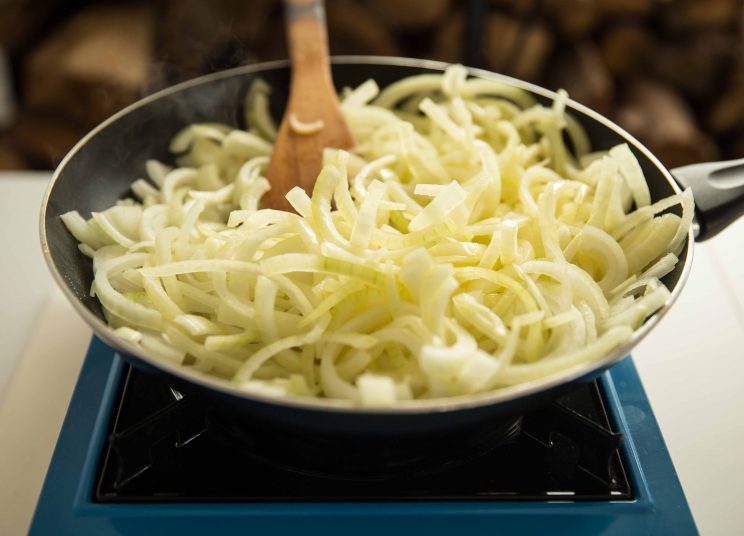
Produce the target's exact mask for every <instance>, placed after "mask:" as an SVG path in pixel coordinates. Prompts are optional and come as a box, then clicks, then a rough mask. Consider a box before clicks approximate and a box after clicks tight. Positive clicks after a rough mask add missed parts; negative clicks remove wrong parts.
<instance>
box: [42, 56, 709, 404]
mask: <svg viewBox="0 0 744 536" xmlns="http://www.w3.org/2000/svg"><path fill="white" fill-rule="evenodd" d="M331 63H332V64H343V65H348V64H360V65H379V66H400V67H419V68H424V69H431V70H435V71H443V70H444V69H445V68H446V67H447V66H448V65H450V64H449V63H446V62H440V61H434V60H422V59H416V58H404V57H392V56H360V55H349V56H333V57H332V58H331ZM288 65H289V62H288V61H287V60H276V61H269V62H262V63H256V64H252V65H247V66H240V67H235V68H232V69H227V70H224V71H219V72H216V73H211V74H207V75H204V76H201V77H198V78H194V79H191V80H187V81H184V82H181V83H179V84H176V85H174V86H170V87H168V88H165V89H162V90H160V91H158V92H156V93H153V94H151V95H148V96H146V97H144V98H142V99H140V100H138V101H137V102H135V103H132V104H131V105H129V106H127V107H126V108H124V109H122V110H120V111H119V112H117V113H115V114H114V115H112V116H111V117H109V118H108V119H106V120H105V121H103V122H102V123H100V124H99V125H98V126H96V127H95V128H93V129H92V130H91V131H90V132H88V133H87V134H86V135H85V136H84V137H83V138H81V139H80V141H78V142H77V143H76V144H75V146H73V148H72V149H71V150H70V151H69V152H68V153H67V154H66V155H65V157H64V158H63V159H62V161H61V162H60V163H59V165H58V166H57V168H56V169H55V170H54V173H53V175H52V179H51V181H50V183H49V186H48V187H47V190H46V192H45V194H44V197H43V200H42V205H41V210H40V221H39V238H40V241H41V249H42V253H43V255H44V260H45V262H46V264H47V267H48V269H49V271H50V273H51V274H52V277H53V279H54V280H55V282H56V283H57V286H58V287H59V288H60V289H61V290H62V293H63V294H64V296H65V298H67V300H68V301H69V302H70V303H71V304H72V306H73V308H74V309H75V310H76V312H77V313H78V314H79V315H80V316H81V317H82V318H83V320H84V321H85V322H86V323H87V324H88V325H89V326H90V327H91V328H92V329H93V332H94V334H95V335H96V336H97V337H99V338H101V339H102V340H103V341H104V342H106V343H107V344H108V345H110V346H111V347H113V348H114V349H115V350H116V351H117V352H121V353H125V354H129V356H130V357H133V358H135V359H136V360H139V361H141V362H143V363H145V364H147V365H148V366H150V367H153V368H156V369H159V370H160V371H161V372H164V373H167V374H171V375H173V376H176V377H177V378H178V379H179V380H181V381H185V382H187V383H192V384H197V385H198V386H199V387H200V388H205V389H209V390H214V391H217V392H218V393H219V394H220V395H222V396H228V397H231V398H239V399H246V400H248V401H251V402H255V403H262V404H269V405H273V406H283V407H285V408H287V409H296V410H311V411H325V412H332V413H344V414H353V415H360V416H361V415H379V416H383V415H411V414H421V413H448V412H452V411H459V410H468V409H475V408H478V407H483V406H492V405H499V404H506V403H512V402H515V401H517V400H519V399H522V398H527V397H529V396H530V395H537V394H539V393H541V392H545V391H550V390H552V389H555V388H558V387H560V386H562V385H565V384H569V383H572V382H574V381H578V380H580V379H582V378H584V377H588V376H592V375H596V374H597V373H599V371H602V370H604V369H606V368H608V367H609V366H611V365H613V364H615V363H617V362H618V361H620V360H622V359H623V358H625V357H626V356H628V355H629V353H630V350H631V349H632V348H634V347H635V346H636V345H637V344H638V343H639V342H640V341H641V340H643V338H645V337H646V335H648V333H649V332H650V331H651V330H653V328H654V327H656V325H657V324H658V323H659V322H660V321H661V319H662V318H663V317H664V316H665V315H666V313H667V312H668V311H669V309H670V308H671V306H672V305H673V304H674V302H676V301H677V299H678V297H679V295H680V293H681V292H682V289H683V288H684V285H685V283H686V282H687V279H688V277H689V274H690V270H691V268H692V260H693V252H694V243H695V241H694V234H693V229H692V227H691V228H690V231H689V232H688V235H687V253H686V257H685V258H684V259H683V262H684V265H683V267H682V273H681V274H680V277H679V280H678V281H677V284H676V285H675V286H674V288H672V289H671V291H670V292H671V296H670V298H669V299H668V300H667V302H666V303H665V304H664V306H663V307H662V308H661V309H659V311H657V312H656V313H654V315H653V316H651V317H650V318H649V319H648V320H647V321H646V322H645V323H644V324H643V325H642V326H641V327H640V328H638V329H637V330H635V331H634V332H633V335H632V336H631V337H630V338H629V339H628V340H627V341H625V342H624V343H623V344H621V345H620V346H618V347H617V348H615V350H613V351H612V352H610V353H609V354H607V355H605V356H604V357H603V358H602V359H600V360H598V361H591V362H585V363H581V364H580V365H576V366H573V367H569V368H568V369H564V370H562V371H560V372H558V373H556V374H553V375H551V376H549V377H546V378H541V379H538V380H532V381H529V382H524V383H521V384H517V385H513V386H509V387H504V388H500V389H496V390H493V391H486V392H483V393H475V394H470V395H458V396H453V397H447V398H436V399H423V400H412V401H403V402H400V403H398V405H396V406H394V407H391V408H365V407H360V406H358V405H356V404H355V403H353V402H351V401H348V400H340V399H330V398H310V397H276V396H269V395H264V394H260V393H254V392H250V391H245V390H241V389H240V388H239V387H238V386H236V385H233V384H231V383H230V382H229V381H227V380H222V379H219V378H215V377H212V376H209V375H207V374H205V373H201V372H199V371H196V370H193V369H191V368H187V367H183V366H180V365H175V364H171V363H167V362H164V361H161V360H158V359H155V358H153V357H149V356H148V355H147V354H146V352H144V351H143V349H142V348H141V347H139V346H138V345H135V344H133V343H130V342H128V341H125V340H123V339H121V338H119V337H118V336H116V335H115V334H114V332H113V330H112V329H111V328H110V327H109V326H108V325H107V324H106V323H104V322H103V321H102V320H101V319H99V318H98V317H97V316H96V315H94V314H93V313H92V312H91V311H89V310H88V309H87V308H86V307H85V306H84V305H83V304H82V303H81V302H80V301H79V300H78V298H77V296H76V295H75V293H74V292H73V291H72V289H71V288H70V287H69V286H68V285H67V283H66V281H65V279H64V277H63V275H62V274H61V273H60V271H59V270H58V269H57V266H56V264H55V263H54V259H53V258H52V256H51V252H50V249H49V243H48V238H47V234H46V213H47V208H48V204H49V200H50V198H51V195H52V191H53V189H54V186H55V184H56V182H57V180H58V179H59V177H60V176H61V174H62V172H63V171H64V169H65V167H66V166H67V164H68V163H69V162H70V161H71V160H72V159H73V158H74V157H75V155H76V154H77V153H78V151H80V150H81V149H82V147H84V146H85V145H86V144H87V143H88V141H89V140H90V139H92V138H93V137H95V136H96V135H97V134H98V133H99V132H101V131H103V130H104V129H106V128H108V127H109V126H110V125H112V124H114V123H115V122H116V121H118V120H119V119H120V118H122V117H124V116H126V115H128V114H130V113H132V112H133V111H135V110H137V109H139V108H142V107H144V106H147V105H148V104H150V103H152V102H154V101H157V100H158V99H161V98H163V97H166V96H168V95H171V94H174V93H178V92H180V91H183V90H185V89H188V88H191V87H195V86H199V85H202V84H206V83H209V82H213V81H215V80H220V79H223V78H230V77H232V76H237V75H244V74H250V73H255V72H261V71H268V70H273V69H280V68H286V67H287V66H288ZM466 68H467V70H468V73H469V74H470V75H471V76H478V77H481V78H488V79H492V80H499V81H501V82H505V83H507V84H509V85H512V86H515V87H518V88H521V89H524V90H526V91H529V92H530V93H534V94H537V95H540V96H543V97H546V98H550V99H554V98H555V97H556V95H557V94H556V92H554V91H551V90H548V89H546V88H543V87H541V86H538V85H535V84H532V83H529V82H525V81H523V80H519V79H517V78H512V77H509V76H506V75H502V74H498V73H494V72H491V71H487V70H484V69H478V68H473V67H466ZM566 106H567V108H570V109H573V110H575V111H576V112H579V113H582V114H584V115H586V116H588V117H589V118H590V119H592V120H594V121H597V122H599V123H601V124H603V125H604V126H605V127H607V128H609V129H610V130H612V131H614V132H615V133H617V134H618V135H620V136H621V137H622V138H623V139H624V140H625V141H626V142H627V143H629V144H631V145H632V146H633V147H634V148H635V149H636V150H638V151H639V152H640V153H642V154H643V155H644V156H645V157H646V158H647V159H648V160H649V161H650V162H651V163H652V164H653V165H654V166H655V167H656V168H657V169H658V170H659V171H660V172H661V174H662V176H663V177H664V178H665V179H666V180H667V182H668V183H669V184H670V186H671V187H672V189H673V190H674V191H675V192H677V193H680V192H681V189H680V187H679V186H678V185H677V183H676V181H675V180H674V179H673V177H672V175H671V173H670V172H669V170H667V168H666V167H665V166H664V165H663V164H662V163H661V162H660V161H659V160H658V158H656V156H655V155H654V154H653V153H652V152H651V151H650V150H649V149H647V148H646V147H645V146H644V145H643V144H641V143H640V142H639V141H638V140H637V139H636V138H635V137H633V136H632V135H631V134H629V133H628V132H626V131H625V130H624V129H623V128H621V127H620V126H619V125H617V124H615V123H614V122H612V121H610V120H609V119H607V118H606V117H604V116H603V115H601V114H599V113H598V112H595V111H594V110H592V109H590V108H588V107H586V106H584V105H582V104H580V103H578V102H576V101H574V100H571V99H569V100H568V101H567V103H566Z"/></svg>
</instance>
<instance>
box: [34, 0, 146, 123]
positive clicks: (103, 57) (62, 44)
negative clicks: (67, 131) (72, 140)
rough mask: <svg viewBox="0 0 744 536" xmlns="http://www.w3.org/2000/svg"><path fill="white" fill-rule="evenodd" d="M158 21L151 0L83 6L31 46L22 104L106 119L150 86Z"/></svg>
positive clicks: (80, 117) (94, 120)
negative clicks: (36, 45) (53, 30)
mask: <svg viewBox="0 0 744 536" xmlns="http://www.w3.org/2000/svg"><path fill="white" fill-rule="evenodd" d="M154 26H155V20H154V10H153V9H152V8H151V7H149V6H148V5H146V4H128V5H126V6H125V5H119V4H116V5H96V6H91V7H89V8H88V9H86V10H84V11H81V12H80V13H78V14H77V15H75V16H74V17H73V18H72V19H70V20H69V21H68V22H67V23H66V24H65V25H64V26H62V27H61V28H60V29H59V30H58V31H56V32H54V33H52V34H51V35H50V36H49V37H48V38H47V39H46V40H44V41H43V42H42V43H41V44H40V45H39V46H38V47H37V48H36V49H34V50H33V51H32V52H31V54H30V56H29V59H28V61H27V62H26V65H25V66H24V71H25V72H24V76H23V104H24V105H25V106H26V107H27V108H28V109H30V110H34V111H37V112H40V111H54V112H57V113H60V112H61V113H65V114H66V115H67V116H69V117H70V118H72V119H73V120H75V121H77V122H78V123H80V124H83V125H87V126H92V125H94V124H96V123H98V122H100V121H102V120H103V119H105V118H106V117H108V116H110V115H111V114H112V113H114V112H116V111H117V110H119V109H121V108H122V107H123V106H125V105H127V104H129V103H131V102H132V101H134V100H136V99H137V98H138V97H140V96H141V95H143V94H144V93H145V92H146V90H147V87H148V79H149V73H150V67H151V62H152V56H153V37H154Z"/></svg>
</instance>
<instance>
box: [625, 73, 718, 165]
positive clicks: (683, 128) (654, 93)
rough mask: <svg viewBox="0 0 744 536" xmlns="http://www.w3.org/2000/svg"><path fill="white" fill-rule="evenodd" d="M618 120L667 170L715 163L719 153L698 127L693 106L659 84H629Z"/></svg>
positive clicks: (633, 82) (642, 81) (667, 87)
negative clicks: (697, 163)
mask: <svg viewBox="0 0 744 536" xmlns="http://www.w3.org/2000/svg"><path fill="white" fill-rule="evenodd" d="M616 120H617V121H618V123H619V124H620V125H621V126H623V127H624V128H625V129H627V130H628V132H630V133H631V134H633V135H634V136H637V137H638V139H639V140H640V141H641V142H642V143H644V144H645V145H647V146H648V148H649V149H650V150H651V152H653V153H654V154H655V155H656V156H657V157H659V159H660V160H661V161H662V162H663V163H664V164H665V165H666V166H667V167H675V166H681V165H685V164H691V163H694V162H703V161H706V160H713V159H715V158H716V157H717V156H718V154H719V151H718V148H717V147H716V145H715V143H714V142H713V140H712V139H711V138H710V137H709V136H708V135H706V134H704V133H703V132H702V131H701V129H700V127H699V126H698V125H697V123H696V121H695V117H694V116H693V113H692V110H691V109H690V107H689V106H688V105H687V104H686V103H685V101H684V100H683V99H682V98H681V97H680V96H679V95H678V94H677V93H675V92H674V91H673V90H672V89H671V88H669V86H666V85H664V84H661V83H659V82H651V81H645V80H638V79H635V80H632V81H630V82H629V83H628V85H627V86H626V90H625V92H624V95H623V97H622V99H621V102H620V107H619V110H618V113H617V115H616Z"/></svg>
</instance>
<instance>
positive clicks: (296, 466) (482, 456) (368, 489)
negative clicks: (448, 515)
mask: <svg viewBox="0 0 744 536" xmlns="http://www.w3.org/2000/svg"><path fill="white" fill-rule="evenodd" d="M606 404H607V403H606V401H605V397H604V393H603V391H602V386H601V384H600V383H598V382H594V383H590V384H585V385H581V386H579V387H577V388H576V389H575V390H573V391H572V392H570V393H568V394H567V395H565V396H562V397H560V398H558V399H556V400H555V401H553V402H552V403H550V404H547V405H545V406H544V407H541V408H539V409H537V410H534V411H531V412H529V413H527V414H526V415H524V416H522V417H519V418H513V419H507V420H504V421H500V422H495V423H488V424H485V425H483V426H482V427H480V428H479V429H478V430H476V431H472V430H471V431H468V432H467V433H460V432H457V433H452V434H450V435H448V436H446V437H445V436H438V437H435V438H433V437H422V438H417V439H415V440H411V441H408V442H400V441H392V440H391V441H388V442H386V443H385V444H384V446H383V448H380V446H379V445H370V444H369V442H368V441H366V440H364V439H360V440H356V439H353V438H352V439H343V440H336V439H334V440H328V439H327V438H317V437H308V436H307V435H305V434H297V433H293V432H292V431H286V430H285V431H282V430H277V429H274V428H271V427H269V428H267V427H266V426H265V425H264V424H263V423H259V422H252V421H250V420H249V419H247V418H245V417H242V418H240V419H235V418H232V417H229V416H227V415H226V414H224V413H223V412H221V411H217V410H214V409H212V408H211V407H210V406H208V405H207V404H206V403H205V402H204V401H202V400H201V399H199V398H197V397H194V396H190V395H187V396H184V395H182V394H181V393H179V392H178V391H175V390H174V389H172V388H171V387H170V386H168V384H167V383H165V382H164V380H163V379H161V378H158V377H153V376H150V375H146V374H144V373H142V372H140V371H138V370H136V369H133V368H130V367H128V366H127V370H126V371H125V373H124V374H123V375H122V382H121V386H120V394H119V398H118V403H115V404H114V407H113V414H112V418H111V421H110V422H111V425H110V430H109V435H108V441H107V444H106V446H105V447H104V449H103V451H102V453H101V456H100V461H99V464H98V465H99V468H98V475H97V485H96V488H95V493H94V498H93V499H94V501H95V502H101V503H117V502H159V503H163V502H266V501H271V502H289V501H291V502H317V501H445V500H446V501H452V500H455V501H458V500H462V501H478V500H482V501H504V500H507V501H508V500H512V501H513V500H536V501H546V500H551V501H555V500H561V499H564V500H571V501H609V500H612V501H623V500H632V499H633V495H632V485H631V482H630V481H629V477H628V475H627V471H626V470H625V467H626V466H627V464H626V463H624V461H623V459H622V458H623V456H622V450H621V449H620V445H621V442H622V436H621V435H620V434H618V433H616V427H615V425H614V423H613V422H612V420H611V419H610V418H609V416H608V412H607V411H606Z"/></svg>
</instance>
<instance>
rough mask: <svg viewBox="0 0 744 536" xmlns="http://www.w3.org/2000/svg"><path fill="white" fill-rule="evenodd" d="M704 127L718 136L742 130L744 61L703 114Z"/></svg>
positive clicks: (743, 123)
mask: <svg viewBox="0 0 744 536" xmlns="http://www.w3.org/2000/svg"><path fill="white" fill-rule="evenodd" d="M705 118H706V126H707V127H708V128H709V129H710V130H711V131H712V132H714V133H715V134H716V135H718V136H726V135H729V134H731V133H733V132H734V131H736V130H740V129H744V61H740V63H739V64H738V65H737V66H736V67H735V68H734V69H733V73H732V74H731V76H730V78H729V80H728V83H727V84H726V85H725V86H724V88H723V89H722V91H721V93H720V95H719V96H718V98H717V99H715V100H714V101H712V103H711V105H710V106H709V107H708V108H707V113H706V114H705Z"/></svg>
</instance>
